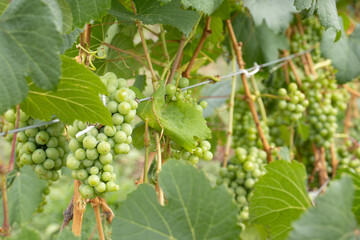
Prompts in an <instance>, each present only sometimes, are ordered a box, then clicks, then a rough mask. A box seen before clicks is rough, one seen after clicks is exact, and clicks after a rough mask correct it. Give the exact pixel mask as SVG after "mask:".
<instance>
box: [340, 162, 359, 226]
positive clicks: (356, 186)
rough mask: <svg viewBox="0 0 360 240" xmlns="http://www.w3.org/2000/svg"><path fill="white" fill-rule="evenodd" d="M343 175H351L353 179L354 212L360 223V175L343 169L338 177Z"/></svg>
mask: <svg viewBox="0 0 360 240" xmlns="http://www.w3.org/2000/svg"><path fill="white" fill-rule="evenodd" d="M343 175H345V176H346V175H350V176H351V177H352V180H353V183H354V189H355V192H354V202H353V208H352V211H353V213H354V214H355V217H356V220H357V222H358V223H360V175H359V174H357V173H354V172H352V171H350V170H349V169H341V170H340V171H339V172H338V173H337V177H339V176H343Z"/></svg>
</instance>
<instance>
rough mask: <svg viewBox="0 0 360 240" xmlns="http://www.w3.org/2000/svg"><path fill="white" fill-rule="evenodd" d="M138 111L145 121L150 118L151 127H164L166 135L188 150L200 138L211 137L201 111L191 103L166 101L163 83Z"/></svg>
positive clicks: (142, 103)
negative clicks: (151, 98)
mask: <svg viewBox="0 0 360 240" xmlns="http://www.w3.org/2000/svg"><path fill="white" fill-rule="evenodd" d="M137 113H138V115H139V117H140V118H141V119H143V120H144V121H145V119H148V120H149V126H150V127H152V128H154V129H156V130H158V131H161V130H162V128H164V134H165V135H167V136H169V137H170V138H171V139H172V140H174V141H175V142H176V143H178V144H179V145H181V146H182V147H184V148H185V149H187V150H188V151H191V150H193V149H194V148H195V147H196V142H197V141H198V140H203V139H207V138H210V137H211V131H210V129H209V128H208V127H207V125H206V121H205V119H204V117H203V116H202V114H201V112H200V111H198V110H196V109H195V107H194V106H192V105H191V104H190V103H187V102H183V101H176V102H170V103H165V88H164V86H163V85H161V84H160V86H159V88H158V89H157V90H156V92H155V93H154V94H153V100H151V101H144V102H141V103H140V104H139V108H138V112H137ZM159 122H160V124H161V126H160V125H159Z"/></svg>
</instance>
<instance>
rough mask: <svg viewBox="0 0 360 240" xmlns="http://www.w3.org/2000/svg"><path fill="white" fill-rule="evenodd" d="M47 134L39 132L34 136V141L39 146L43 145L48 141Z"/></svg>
mask: <svg viewBox="0 0 360 240" xmlns="http://www.w3.org/2000/svg"><path fill="white" fill-rule="evenodd" d="M49 138H50V136H49V134H48V133H47V132H46V131H40V132H38V133H37V134H36V136H35V140H36V143H37V144H39V145H45V144H46V143H47V142H48V141H49Z"/></svg>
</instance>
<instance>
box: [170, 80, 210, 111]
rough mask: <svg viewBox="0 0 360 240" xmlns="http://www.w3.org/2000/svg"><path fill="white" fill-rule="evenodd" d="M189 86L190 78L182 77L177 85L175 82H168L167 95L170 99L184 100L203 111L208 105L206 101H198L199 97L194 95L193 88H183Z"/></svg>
mask: <svg viewBox="0 0 360 240" xmlns="http://www.w3.org/2000/svg"><path fill="white" fill-rule="evenodd" d="M188 86H189V79H187V78H180V79H179V82H178V85H177V87H176V86H175V84H172V83H170V84H168V85H166V87H165V92H166V95H167V97H168V99H169V101H184V102H187V103H190V104H192V105H194V106H195V108H196V109H197V110H198V111H200V112H202V111H203V109H205V108H206V107H207V102H206V101H201V102H199V103H198V102H197V99H196V98H194V97H193V96H192V91H191V90H181V89H182V88H185V87H188Z"/></svg>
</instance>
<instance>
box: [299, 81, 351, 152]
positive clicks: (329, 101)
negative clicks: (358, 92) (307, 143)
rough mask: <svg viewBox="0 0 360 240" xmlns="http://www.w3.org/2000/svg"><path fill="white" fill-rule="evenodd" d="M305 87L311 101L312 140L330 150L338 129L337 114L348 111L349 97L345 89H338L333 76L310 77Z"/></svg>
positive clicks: (309, 111)
mask: <svg viewBox="0 0 360 240" xmlns="http://www.w3.org/2000/svg"><path fill="white" fill-rule="evenodd" d="M303 86H304V89H306V92H305V95H306V98H307V99H308V100H309V106H308V118H307V119H308V122H309V123H310V140H311V141H313V142H315V143H316V145H318V146H323V147H326V148H328V147H330V144H331V142H332V139H333V136H334V134H335V132H336V130H337V127H338V124H337V114H338V112H339V110H341V111H344V110H345V109H346V107H347V105H346V103H347V101H348V98H349V95H348V93H347V92H346V90H345V89H338V88H337V84H336V80H335V78H334V76H332V75H319V77H318V79H314V78H312V77H308V78H306V79H305V80H304V82H303Z"/></svg>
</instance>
